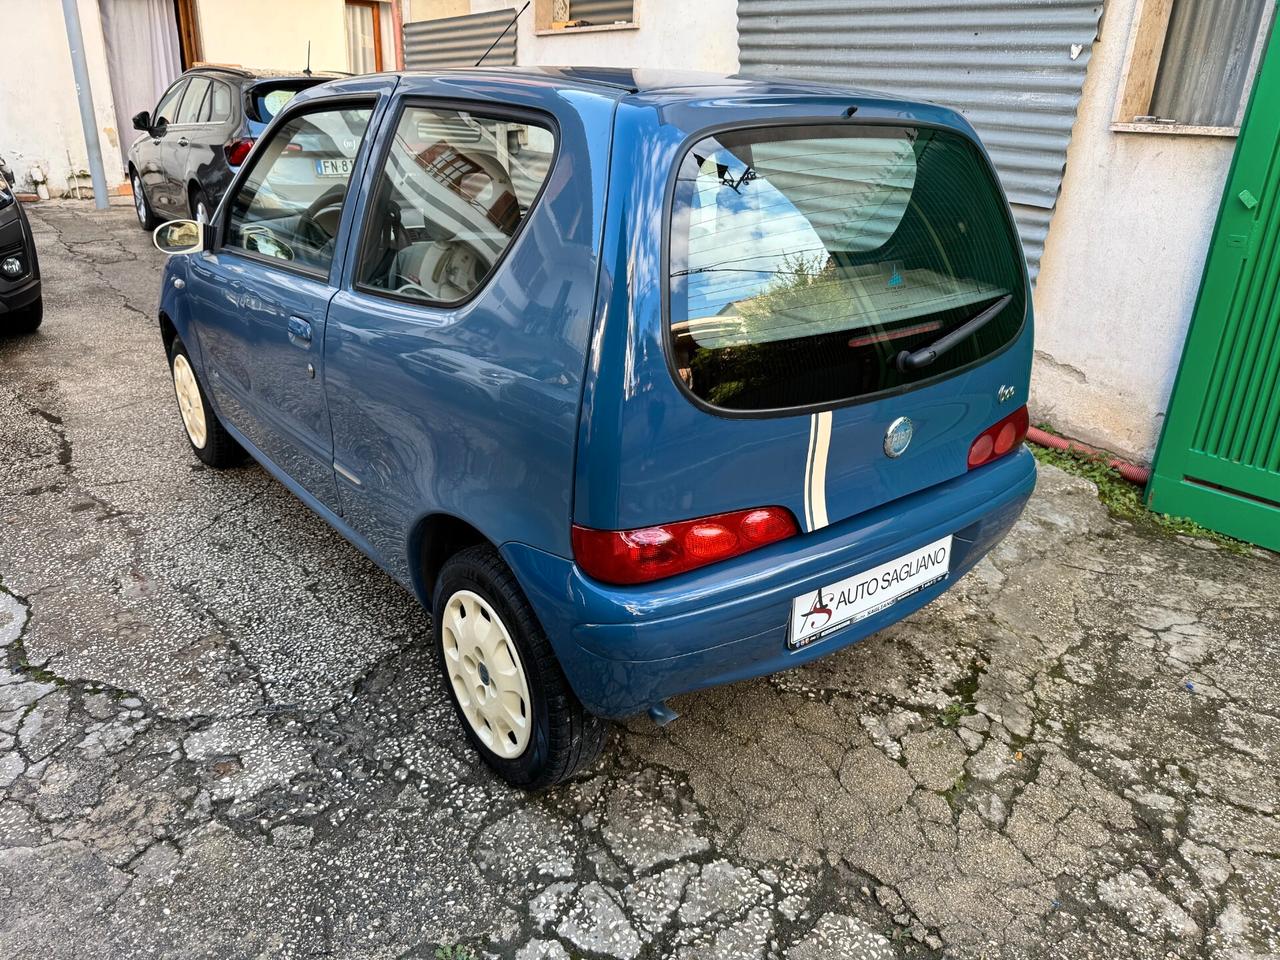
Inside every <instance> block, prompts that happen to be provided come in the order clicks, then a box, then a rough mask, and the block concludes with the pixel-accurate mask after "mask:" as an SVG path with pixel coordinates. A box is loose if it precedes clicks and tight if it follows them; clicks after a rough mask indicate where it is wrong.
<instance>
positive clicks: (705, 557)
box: [573, 507, 799, 584]
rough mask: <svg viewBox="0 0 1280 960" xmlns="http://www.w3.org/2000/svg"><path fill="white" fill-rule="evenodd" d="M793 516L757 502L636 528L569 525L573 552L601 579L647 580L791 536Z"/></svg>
mask: <svg viewBox="0 0 1280 960" xmlns="http://www.w3.org/2000/svg"><path fill="white" fill-rule="evenodd" d="M798 532H799V528H798V527H797V526H796V520H795V517H793V516H792V515H791V511H790V510H787V509H784V508H783V507H757V508H756V509H754V510H737V511H735V512H733V513H718V514H716V515H715V516H712V517H702V518H700V519H698V520H681V521H680V522H678V523H664V524H662V525H661V526H658V527H641V528H640V529H638V530H592V529H590V528H588V527H579V526H577V525H575V526H574V528H573V555H574V558H575V559H576V560H577V561H578V566H580V567H581V568H582V570H583V572H585V573H586V574H587V575H588V576H591V577H594V578H595V579H597V580H603V581H604V582H605V583H618V584H631V583H648V582H650V581H652V580H661V579H662V578H663V577H674V576H675V575H676V574H677V573H685V572H686V571H689V570H695V569H697V568H698V567H703V566H706V565H707V564H708V563H715V562H716V561H717V560H727V559H729V558H730V557H737V556H740V555H742V554H744V553H750V552H751V551H752V550H755V549H757V548H758V547H763V546H765V545H766V544H770V543H776V542H777V541H779V540H785V539H787V538H788V537H793V536H795V535H796V534H797V533H798Z"/></svg>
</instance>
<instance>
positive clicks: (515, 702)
mask: <svg viewBox="0 0 1280 960" xmlns="http://www.w3.org/2000/svg"><path fill="white" fill-rule="evenodd" d="M433 621H434V627H435V638H436V654H437V657H438V660H439V663H440V670H441V673H443V675H444V681H445V685H446V686H447V687H448V689H449V693H450V696H451V698H452V700H453V706H454V709H455V710H456V711H457V714H458V720H459V721H460V722H461V724H462V729H463V730H464V731H465V732H466V735H467V739H468V740H470V741H471V744H472V746H473V747H475V748H476V750H477V751H479V753H480V755H481V757H483V758H484V760H485V762H486V763H488V764H489V766H490V767H492V768H493V769H494V771H495V772H497V774H498V775H499V776H501V777H502V778H503V779H504V780H506V781H508V782H509V783H512V784H515V785H516V786H520V787H525V788H527V789H538V788H540V787H547V786H551V785H552V784H556V783H560V782H562V781H564V780H567V779H568V778H569V777H571V776H573V775H574V774H575V773H578V772H579V771H581V770H584V769H585V768H587V767H588V766H590V765H591V764H592V763H593V762H594V761H595V760H596V758H597V757H599V756H600V752H601V750H603V749H604V743H605V739H606V738H607V736H608V731H609V727H608V724H607V723H605V721H603V720H601V719H600V718H599V717H596V716H593V715H592V714H590V713H588V712H587V710H586V708H585V707H583V706H582V704H581V703H580V702H579V701H578V698H577V697H576V696H574V694H573V691H572V690H571V689H570V688H569V682H568V680H566V679H565V676H564V671H562V670H561V669H560V664H559V662H558V661H557V660H556V656H555V652H554V651H553V650H552V649H551V643H550V641H549V640H548V639H547V636H546V634H545V633H543V631H542V626H541V624H539V623H538V620H537V617H536V616H534V613H533V608H532V607H530V606H529V601H528V600H526V599H525V596H524V593H523V592H522V591H521V590H520V585H519V584H518V583H517V582H516V579H515V577H514V576H513V575H512V573H511V571H510V570H509V569H508V568H507V565H506V564H505V563H503V561H502V558H501V557H499V556H498V553H497V551H496V550H494V549H493V547H491V546H489V545H487V544H484V545H481V546H475V547H468V548H467V549H465V550H462V551H461V552H459V553H457V554H455V555H454V556H453V557H452V558H451V559H450V560H449V561H448V563H446V564H445V566H444V569H443V570H441V572H440V576H439V580H438V583H437V586H436V595H435V609H434V617H433Z"/></svg>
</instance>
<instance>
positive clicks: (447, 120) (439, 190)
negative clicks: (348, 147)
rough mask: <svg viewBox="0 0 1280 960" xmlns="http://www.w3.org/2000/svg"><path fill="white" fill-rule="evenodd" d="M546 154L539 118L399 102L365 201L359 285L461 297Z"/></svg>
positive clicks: (526, 202)
mask: <svg viewBox="0 0 1280 960" xmlns="http://www.w3.org/2000/svg"><path fill="white" fill-rule="evenodd" d="M554 152H555V137H554V135H553V134H552V132H551V130H550V129H549V128H547V127H545V126H542V125H541V124H537V123H532V122H529V121H527V120H515V119H498V118H490V117H482V116H477V115H475V114H473V113H469V112H464V111H461V110H450V109H446V108H435V107H433V108H427V107H409V108H407V109H406V110H405V111H404V113H403V114H402V115H401V117H400V122H399V123H398V124H397V126H396V133H395V139H394V140H393V141H392V143H391V147H390V149H389V151H388V153H387V158H386V161H385V163H384V165H383V169H382V172H381V174H380V176H379V180H378V186H377V190H376V193H375V194H374V201H373V203H372V205H371V206H370V211H371V212H370V214H369V216H368V220H369V225H368V228H367V232H366V234H365V238H364V245H363V250H362V254H361V261H360V272H359V274H358V279H359V282H360V285H361V286H362V287H364V288H366V289H373V290H377V291H382V292H386V293H393V294H396V295H398V296H401V297H405V298H407V299H410V300H422V301H426V302H430V303H456V302H458V301H460V300H464V299H466V298H467V297H468V296H470V294H471V293H472V292H473V291H474V290H476V289H477V288H478V287H479V286H480V285H481V284H482V283H483V282H484V280H485V278H486V277H487V276H488V275H489V274H490V273H491V272H492V271H493V268H494V266H495V265H496V264H497V262H498V259H499V258H500V257H501V256H502V254H503V252H504V251H506V249H507V247H509V246H510V245H511V241H512V240H513V239H514V237H515V235H516V232H517V231H518V230H519V229H520V225H521V224H522V223H523V222H524V220H525V217H526V216H527V215H528V213H529V208H530V207H531V206H532V205H533V202H534V200H535V198H536V197H537V195H538V191H539V190H540V189H541V188H542V184H543V181H544V180H546V177H547V170H548V169H549V167H550V165H551V158H552V155H553V154H554Z"/></svg>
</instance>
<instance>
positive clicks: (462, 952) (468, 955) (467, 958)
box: [435, 943, 477, 960]
mask: <svg viewBox="0 0 1280 960" xmlns="http://www.w3.org/2000/svg"><path fill="white" fill-rule="evenodd" d="M435 956H436V960H476V956H477V955H476V952H475V951H474V950H472V949H471V948H470V947H464V946H462V945H461V944H457V943H455V944H448V945H446V944H441V945H440V946H438V947H436V954H435Z"/></svg>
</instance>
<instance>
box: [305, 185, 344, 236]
mask: <svg viewBox="0 0 1280 960" xmlns="http://www.w3.org/2000/svg"><path fill="white" fill-rule="evenodd" d="M346 196H347V185H346V184H345V183H338V184H334V185H333V186H332V187H330V188H329V189H328V190H326V191H325V192H324V193H322V194H320V196H318V197H317V198H316V199H315V200H312V201H311V205H310V206H309V207H307V209H305V210H303V211H302V212H301V213H300V214H298V227H299V233H304V231H305V233H304V235H305V236H306V239H307V242H308V243H310V244H311V245H312V246H313V247H315V248H316V249H317V250H321V249H323V248H324V247H325V246H326V245H327V244H330V243H333V241H334V239H335V238H336V237H337V236H338V223H339V221H340V220H341V219H342V202H343V200H345V199H346Z"/></svg>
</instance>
